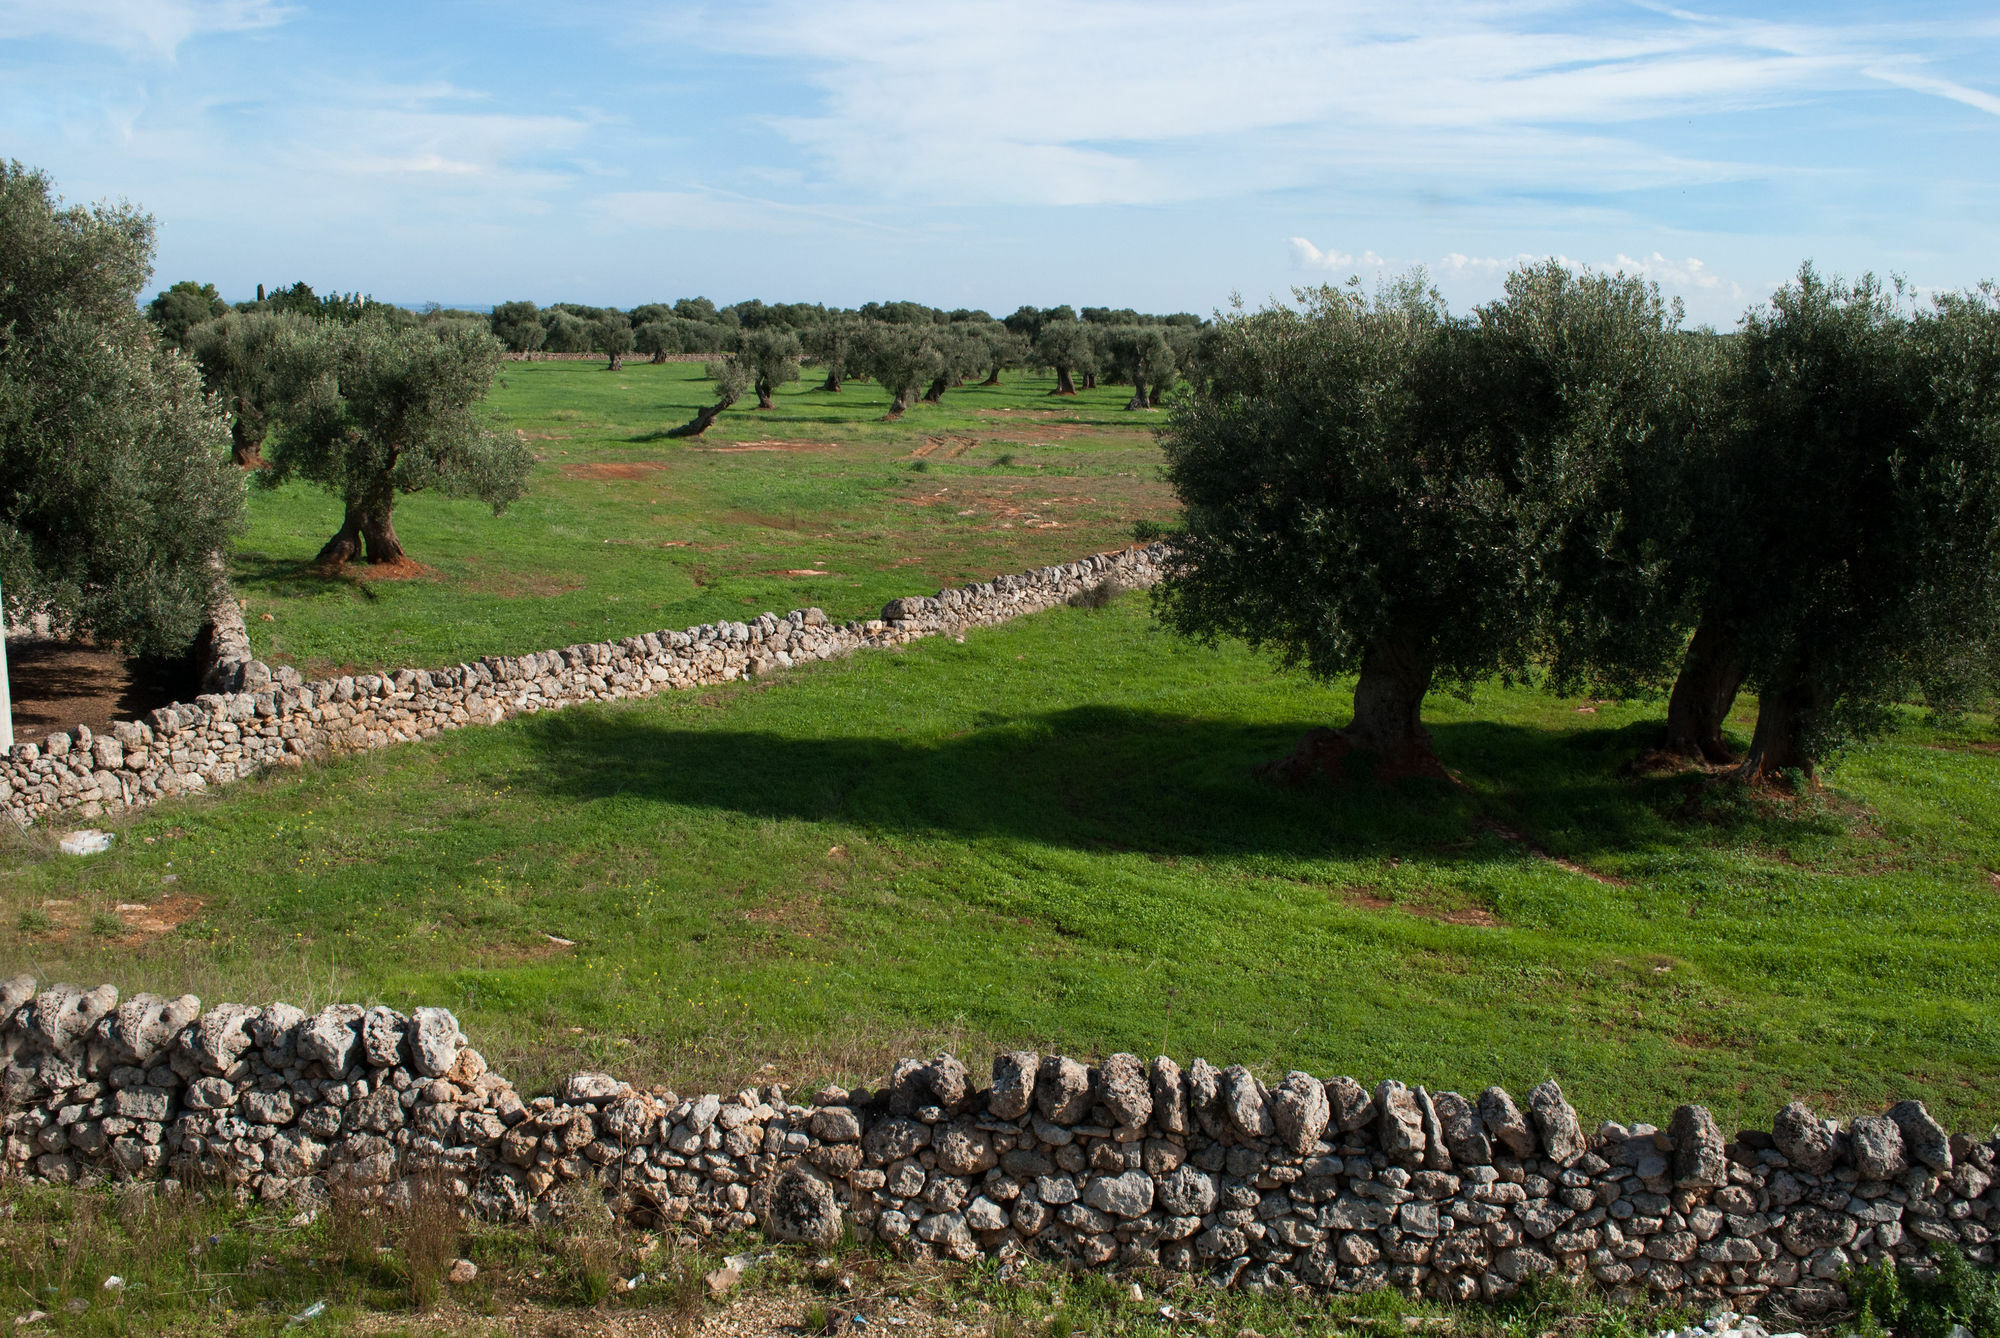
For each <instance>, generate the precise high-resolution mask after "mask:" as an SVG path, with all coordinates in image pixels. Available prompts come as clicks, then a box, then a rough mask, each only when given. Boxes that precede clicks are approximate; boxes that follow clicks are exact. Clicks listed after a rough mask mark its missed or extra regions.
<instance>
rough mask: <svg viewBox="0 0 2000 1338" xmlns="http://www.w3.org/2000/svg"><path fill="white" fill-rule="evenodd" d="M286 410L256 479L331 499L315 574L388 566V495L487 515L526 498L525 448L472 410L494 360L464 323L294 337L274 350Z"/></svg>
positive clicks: (480, 334) (495, 351)
mask: <svg viewBox="0 0 2000 1338" xmlns="http://www.w3.org/2000/svg"><path fill="white" fill-rule="evenodd" d="M283 358H284V364H285V377H286V381H287V384H288V387H289V389H288V391H287V394H286V396H285V401H286V408H285V411H284V415H283V417H282V419H281V420H280V422H279V424H278V431H277V432H276V433H274V434H273V438H272V440H273V443H274V444H273V449H272V452H271V458H270V468H269V469H267V470H265V471H264V473H263V475H262V476H261V479H260V482H261V483H262V484H263V485H264V486H268V487H274V488H275V487H278V486H280V485H281V484H283V483H285V482H287V481H289V480H290V479H292V478H294V477H296V478H301V479H304V480H305V481H306V482H308V483H313V484H316V485H318V486H319V487H321V488H324V489H326V490H327V491H328V492H331V493H333V494H335V495H336V496H338V497H339V498H340V499H341V503H342V506H343V508H344V514H343V516H342V519H341V524H340V529H339V530H338V531H337V532H336V533H335V534H334V536H333V537H332V538H331V539H329V540H327V542H326V546H325V547H323V548H322V549H320V552H319V556H318V558H317V561H318V562H319V563H320V564H321V565H323V566H327V567H331V568H338V567H340V566H341V565H343V564H345V563H347V562H349V561H351V560H353V559H354V558H356V557H358V556H362V555H363V554H364V552H365V555H366V558H367V560H368V562H369V563H371V564H380V563H396V562H398V561H400V560H402V559H403V557H404V553H403V546H402V544H401V542H400V541H399V540H398V539H397V538H396V527H395V523H394V512H395V506H396V498H397V496H398V495H399V494H408V493H414V492H422V491H425V490H430V491H434V492H439V493H442V494H443V495H445V496H447V497H471V498H477V499H478V500H480V501H482V502H487V503H490V504H491V505H492V507H493V511H494V514H495V515H498V514H499V513H500V512H501V511H503V510H505V509H506V506H507V504H508V503H509V502H511V501H513V500H514V499H516V498H517V497H519V496H520V495H521V494H522V492H524V491H525V490H526V487H527V480H528V470H529V466H530V463H531V460H530V456H529V453H528V448H527V446H526V444H525V443H523V442H521V441H519V440H517V439H515V438H513V437H501V436H496V435H495V434H493V433H491V432H489V431H487V430H486V428H485V427H484V425H482V424H481V423H480V421H479V418H478V415H477V413H476V412H475V406H477V405H478V404H479V402H480V401H481V400H483V399H485V398H486V394H487V391H488V390H489V389H490V388H491V387H492V384H493V376H494V373H495V372H496V371H497V370H498V367H499V361H500V345H499V343H498V342H497V341H496V340H495V339H494V338H493V337H492V336H491V335H489V334H487V333H485V332H484V331H480V330H473V329H467V328H465V327H464V326H458V325H445V326H440V327H436V328H432V329H422V328H396V327H392V326H390V325H388V324H386V323H384V322H381V321H376V320H363V321H357V322H355V323H353V324H351V325H319V326H316V327H312V328H308V329H302V330H300V331H298V332H297V333H296V334H295V335H294V336H293V337H292V338H291V339H290V340H289V341H288V343H287V345H286V348H285V350H284V353H283Z"/></svg>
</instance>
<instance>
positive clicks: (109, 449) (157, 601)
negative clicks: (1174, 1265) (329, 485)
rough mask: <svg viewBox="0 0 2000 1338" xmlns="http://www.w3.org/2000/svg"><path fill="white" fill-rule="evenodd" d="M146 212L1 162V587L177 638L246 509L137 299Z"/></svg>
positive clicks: (35, 604) (12, 607)
mask: <svg viewBox="0 0 2000 1338" xmlns="http://www.w3.org/2000/svg"><path fill="white" fill-rule="evenodd" d="M152 257H153V220H152V219H151V218H150V217H148V216H147V215H145V214H142V213H140V212H139V211H137V210H136V209H133V208H131V207H130V206H128V205H117V206H112V205H97V206H94V207H90V208H85V207H82V206H76V205H64V204H63V203H62V202H61V201H60V200H58V199H57V198H56V196H55V194H54V188H53V185H52V184H51V182H50V181H49V179H48V177H47V176H45V175H44V174H43V173H41V172H38V171H35V170H32V169H30V168H26V167H23V166H22V165H21V164H20V163H18V162H0V592H4V595H5V601H6V602H5V610H4V612H5V615H6V618H7V620H8V621H13V620H15V619H21V620H25V619H26V618H27V617H28V616H30V615H32V614H34V613H37V612H45V613H48V614H50V615H51V616H52V617H53V619H54V620H55V621H56V622H57V623H59V624H62V625H64V626H67V627H68V628H69V629H70V631H71V633H72V634H73V635H77V636H87V637H92V638H96V639H98V640H101V641H105V642H115V643H119V644H121V645H123V646H124V647H126V648H127V649H128V650H130V651H133V652H135V653H151V652H157V653H179V652H181V651H184V650H185V649H186V648H187V646H188V644H189V642H191V641H192V640H193V639H194V636H195V633H196V632H197V631H198V630H199V629H200V626H201V624H202V621H203V619H204V618H205V617H206V615H207V611H208V609H209V606H210V605H211V604H212V603H213V602H214V600H215V597H216V596H217V594H218V593H219V592H220V590H221V571H220V568H219V567H218V566H217V565H216V564H215V563H214V557H215V555H216V553H217V552H218V551H220V550H221V549H222V548H223V546H224V545H225V544H226V543H227V542H228V540H229V538H230V537H231V535H233V534H234V533H235V532H236V530H237V529H238V528H239V527H240V525H241V517H242V509H243V483H242V479H241V476H240V475H239V474H238V473H237V471H236V470H234V469H232V468H230V466H229V462H228V458H227V456H226V455H225V454H224V453H223V449H222V448H223V443H224V442H225V441H227V440H228V429H227V427H226V426H225V425H224V423H223V420H222V416H221V415H220V414H219V413H218V412H217V411H216V407H215V405H214V403H213V401H211V400H210V399H209V398H208V396H207V395H206V394H205V393H204V392H203V390H202V387H201V379H200V376H199V374H198V373H197V372H196V370H195V367H194V364H193V363H191V362H189V361H188V360H187V358H186V357H185V356H183V355H182V354H181V353H180V352H179V350H178V349H175V348H173V347H171V346H168V345H166V343H165V341H164V340H156V339H155V338H153V337H152V336H151V335H150V334H149V332H148V330H147V328H146V323H145V321H144V319H143V318H142V317H141V316H140V315H139V309H138V294H139V290H140V289H141V287H142V286H143V285H144V284H145V283H146V281H147V279H148V278H149V277H150V269H151V266H152Z"/></svg>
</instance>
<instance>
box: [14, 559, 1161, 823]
mask: <svg viewBox="0 0 2000 1338" xmlns="http://www.w3.org/2000/svg"><path fill="white" fill-rule="evenodd" d="M1166 555H1167V550H1166V548H1165V546H1164V545H1162V544H1152V545H1149V546H1147V547H1143V548H1129V549H1125V550H1122V551H1120V552H1116V553H1098V554H1094V555H1092V556H1090V557H1087V558H1083V559H1081V560H1079V561H1076V562H1071V563H1065V564H1063V565H1061V566H1055V567H1042V568H1038V569H1037V570H1034V571H1029V572H1022V573H1019V574H1016V575H1010V576H1002V577H999V578H997V579H996V580H993V581H986V582H979V583H976V584H973V585H968V586H965V587H963V588H961V589H957V590H940V591H939V592H938V593H937V594H936V595H935V596H931V597H924V598H911V599H899V600H892V601H891V602H890V603H889V605H888V606H886V607H885V608H884V609H883V610H882V613H883V616H882V617H880V618H873V619H868V620H866V621H860V622H849V623H842V624H834V623H831V622H829V621H828V620H827V618H826V616H825V614H823V613H822V612H821V611H820V610H818V609H795V610H793V611H792V612H791V613H788V614H786V615H785V616H784V617H782V618H781V617H779V616H778V615H776V614H773V613H762V614H759V615H757V617H756V618H755V619H753V620H751V621H749V622H727V623H704V624H703V625H701V626H699V627H690V628H687V629H686V630H684V631H678V632H674V631H662V632H647V633H645V634H643V635H640V636H631V637H626V638H624V639H622V640H619V641H603V642H596V643H592V644H589V645H576V646H565V647H563V648H562V649H560V650H548V651H540V652H537V653H535V654H530V655H520V656H488V657H486V658H484V659H481V660H480V661H479V662H478V663H477V664H457V665H451V666H447V667H444V668H439V669H399V670H396V671H394V672H392V673H382V674H355V675H350V676H344V677H341V678H337V679H325V680H319V681H315V682H311V683H307V682H305V681H303V680H302V679H301V677H300V676H299V674H298V672H297V671H296V670H293V669H291V668H288V667H279V668H276V669H273V668H271V667H270V666H268V665H266V664H264V663H263V662H262V661H259V660H252V659H250V658H249V641H248V638H247V636H246V635H245V634H244V632H243V622H242V615H241V612H240V611H239V610H238V609H237V608H236V605H235V603H234V601H233V600H226V599H225V600H224V601H222V602H221V603H220V604H218V605H217V609H216V614H215V618H214V620H213V623H212V638H211V639H212V641H213V646H212V648H211V649H212V656H211V658H210V662H209V668H208V670H207V671H206V676H207V680H208V682H209V683H210V684H211V685H213V686H215V688H216V690H214V691H209V692H204V693H203V694H202V695H201V696H199V697H197V698H196V699H195V700H194V701H193V702H176V703H175V704H173V705H171V706H163V707H161V708H159V709H158V710H155V711H152V712H150V713H149V714H148V715H147V716H146V718H145V719H144V720H121V721H118V722H116V723H115V724H113V725H112V726H111V729H110V731H109V732H108V733H98V732H96V731H94V730H91V729H90V728H88V727H87V726H82V725H79V726H77V727H76V728H75V729H73V730H69V731H65V732H59V733H55V734H50V735H48V736H47V737H46V738H43V739H40V740H36V741H32V742H29V741H23V742H20V743H17V744H15V746H14V747H13V749H12V750H11V751H10V752H8V753H7V754H5V755H4V756H0V808H4V809H5V810H6V811H7V813H8V814H9V815H10V816H11V817H12V818H13V819H14V820H15V821H16V822H18V823H21V824H23V825H26V824H28V823H31V822H35V821H38V820H41V819H43V818H46V817H48V816H50V815H52V814H57V815H74V816H76V817H78V818H95V817H98V816H100V815H101V814H103V813H106V812H114V811H117V810H120V809H123V808H127V807H132V806H136V805H140V804H149V803H152V802H154V801H156V800H158V799H161V798H166V797H172V796H174V795H182V794H199V793H202V792H205V791H206V790H208V789H209V788H210V787H212V786H215V785H223V784H227V783H229V782H230V781H233V780H237V779H239V778H242V777H245V776H250V775H254V774H256V773H257V772H259V771H261V770H264V769H266V768H269V767H278V766H296V765H298V764H300V763H301V762H303V761H305V760H307V759H310V758H317V757H325V756H331V755H334V754H338V753H343V752H358V751H361V750H363V749H369V748H381V747H386V746H388V745H389V744H392V743H401V742H405V741H408V740H412V739H427V738H432V737H435V736H436V735H437V734H438V733H440V732H442V731H444V730H451V729H461V728H464V727H465V726H467V725H484V724H496V723H498V722H500V721H502V720H505V719H508V718H509V717H511V716H516V715H524V714H533V713H534V712H537V711H548V710H556V709H559V708H561V707H564V706H569V705H573V704H575V703H577V702H586V701H618V700H622V699H624V698H627V697H646V696H651V695H653V694H655V693H658V692H664V691H668V690H671V689H677V688H691V687H702V686H710V685H713V684H717V683H728V682H733V681H735V680H737V679H740V678H754V677H760V676H762V675H764V674H768V673H773V672H775V671H777V670H780V669H787V668H790V667H791V666H793V665H794V664H801V663H809V662H811V661H814V660H826V659H833V658H836V657H838V656H842V655H847V654H850V653H852V652H853V651H856V650H861V649H867V648H879V647H884V646H895V645H901V644H904V643H906V642H910V641H915V640H918V639H921V638H923V637H928V636H939V635H951V636H962V635H963V634H964V633H965V632H966V630H967V629H969V628H974V627H984V626H990V625H993V624H996V623H1001V622H1005V621H1007V620H1008V619H1010V618H1016V617H1019V616H1021V615H1023V614H1028V613H1035V612H1039V611H1041V610H1044V609H1049V608H1053V607H1055V606H1056V605H1058V604H1061V603H1063V602H1065V601H1066V600H1068V599H1069V598H1070V597H1071V596H1073V595H1076V594H1078V593H1080V592H1082V591H1084V590H1087V589H1089V588H1091V587H1092V586H1095V585H1099V584H1102V583H1104V582H1107V581H1111V582H1116V583H1117V584H1119V585H1121V586H1131V587H1143V586H1148V585H1151V584H1153V583H1154V582H1156V581H1157V580H1158V579H1159V576H1160V574H1161V570H1162V563H1163V562H1164V560H1165V558H1166ZM232 619H233V620H234V621H233V623H232V622H231V620H232Z"/></svg>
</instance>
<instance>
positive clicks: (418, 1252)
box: [399, 1172, 463, 1310]
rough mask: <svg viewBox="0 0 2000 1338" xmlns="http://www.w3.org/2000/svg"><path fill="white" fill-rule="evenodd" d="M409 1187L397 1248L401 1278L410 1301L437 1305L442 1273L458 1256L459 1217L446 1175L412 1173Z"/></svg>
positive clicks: (427, 1306) (417, 1304)
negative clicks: (401, 1234)
mask: <svg viewBox="0 0 2000 1338" xmlns="http://www.w3.org/2000/svg"><path fill="white" fill-rule="evenodd" d="M409 1188H410V1197H409V1201H408V1202H407V1203H406V1204H405V1205H404V1208H403V1212H402V1219H403V1221H402V1227H403V1238H402V1240H401V1242H400V1246H401V1248H400V1250H399V1254H400V1255H401V1258H402V1265H403V1280H404V1282H405V1283H406V1284H407V1285H408V1286H409V1289H410V1304H412V1305H413V1306H415V1307H416V1308H417V1309H418V1310H429V1309H431V1308H432V1307H434V1306H436V1305H437V1303H438V1297H439V1296H440V1295H441V1294H442V1293H443V1291H444V1278H445V1274H446V1273H447V1272H449V1271H450V1270H451V1265H452V1261H453V1260H454V1259H456V1258H458V1248H459V1244H460V1237H461V1234H462V1227H463V1221H462V1219H461V1217H460V1215H459V1205H458V1199H457V1197H456V1196H455V1195H454V1194H453V1193H452V1186H451V1181H450V1180H449V1178H447V1177H446V1176H444V1175H442V1174H439V1173H437V1172H426V1173H423V1174H420V1175H417V1176H414V1177H412V1178H411V1180H410V1186H409Z"/></svg>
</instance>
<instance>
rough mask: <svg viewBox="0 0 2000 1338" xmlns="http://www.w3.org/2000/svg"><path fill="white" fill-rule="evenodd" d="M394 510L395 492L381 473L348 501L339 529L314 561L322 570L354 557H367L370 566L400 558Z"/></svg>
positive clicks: (340, 565)
mask: <svg viewBox="0 0 2000 1338" xmlns="http://www.w3.org/2000/svg"><path fill="white" fill-rule="evenodd" d="M395 508H396V490H395V488H394V486H392V485H391V484H390V482H389V476H388V475H387V474H384V475H383V476H382V477H381V479H379V480H378V481H376V482H375V483H373V484H371V485H370V486H369V487H368V488H367V489H366V490H365V491H363V492H361V493H358V494H356V495H354V496H351V497H349V498H347V500H346V506H345V512H344V514H343V515H342V517H341V521H340V529H339V530H338V531H336V532H335V533H334V536H333V537H332V538H331V539H328V540H327V541H326V545H325V546H324V547H323V548H321V549H320V550H319V556H318V557H316V558H314V559H313V561H314V562H315V563H316V564H318V565H319V566H322V567H328V568H339V567H342V566H345V565H346V564H347V563H349V562H352V561H353V560H354V559H355V558H357V557H366V558H367V560H368V562H369V564H370V565H371V566H372V565H376V564H379V563H386V562H395V561H397V560H399V559H401V558H402V556H403V544H402V541H401V540H400V539H398V538H397V537H396V523H395Z"/></svg>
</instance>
